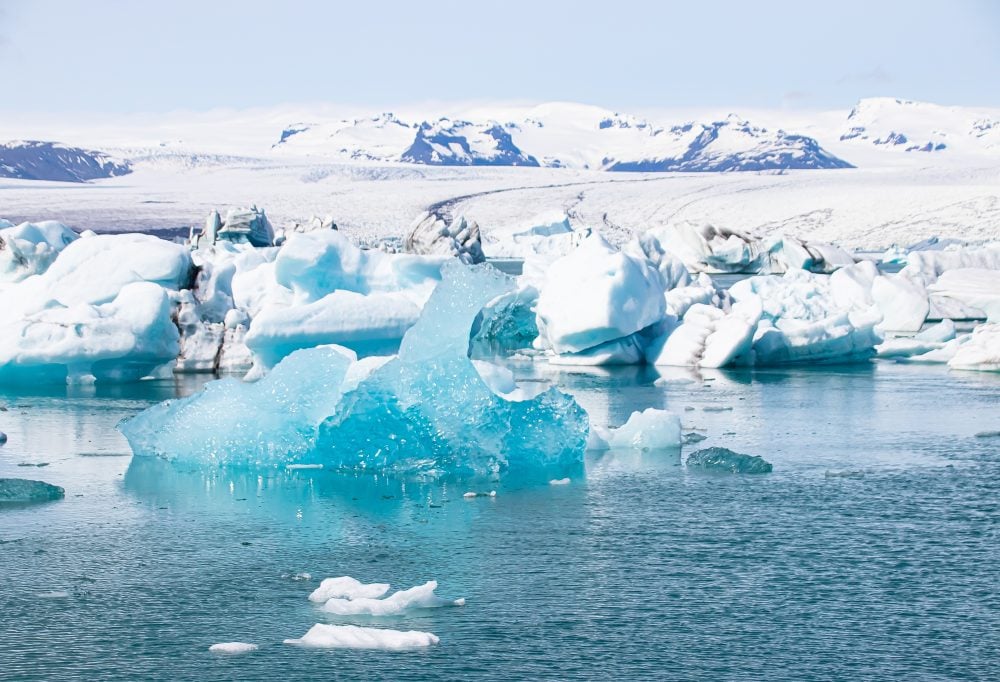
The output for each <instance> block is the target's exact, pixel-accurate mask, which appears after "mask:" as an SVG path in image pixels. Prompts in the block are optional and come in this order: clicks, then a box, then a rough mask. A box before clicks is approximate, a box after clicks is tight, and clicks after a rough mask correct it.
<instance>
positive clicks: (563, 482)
mask: <svg viewBox="0 0 1000 682" xmlns="http://www.w3.org/2000/svg"><path fill="white" fill-rule="evenodd" d="M549 485H569V479H568V478H553V479H552V480H551V481H549Z"/></svg>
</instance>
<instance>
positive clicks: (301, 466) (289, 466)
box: [285, 464, 323, 471]
mask: <svg viewBox="0 0 1000 682" xmlns="http://www.w3.org/2000/svg"><path fill="white" fill-rule="evenodd" d="M285 468H286V469H289V470H291V471H295V470H296V469H322V468H323V465H322V464H286V465H285Z"/></svg>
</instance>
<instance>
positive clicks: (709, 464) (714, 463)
mask: <svg viewBox="0 0 1000 682" xmlns="http://www.w3.org/2000/svg"><path fill="white" fill-rule="evenodd" d="M687 465H688V466H689V467H698V468H699V469H705V470H706V471H720V472H728V473H733V474H769V473H771V470H772V468H773V467H772V466H771V463H770V462H768V461H767V460H765V459H764V458H763V457H758V456H757V455H742V454H740V453H738V452H733V451H732V450H730V449H728V448H705V449H704V450H697V451H695V452H692V453H691V455H690V456H689V457H688V459H687Z"/></svg>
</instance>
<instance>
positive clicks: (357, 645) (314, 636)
mask: <svg viewBox="0 0 1000 682" xmlns="http://www.w3.org/2000/svg"><path fill="white" fill-rule="evenodd" d="M439 641H441V640H440V639H439V638H438V636H437V635H435V634H432V633H430V632H421V631H419V630H407V631H402V630H389V629H385V628H365V627H360V626H357V625H326V624H325V623H317V624H316V625H313V626H312V627H311V628H309V631H308V632H307V633H306V634H304V635H303V636H302V637H300V638H298V639H286V640H285V644H291V645H293V646H302V647H308V648H313V649H383V650H386V651H402V650H406V649H419V648H422V647H428V646H432V645H434V644H437V643H438V642H439Z"/></svg>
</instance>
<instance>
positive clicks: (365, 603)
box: [310, 580, 465, 616]
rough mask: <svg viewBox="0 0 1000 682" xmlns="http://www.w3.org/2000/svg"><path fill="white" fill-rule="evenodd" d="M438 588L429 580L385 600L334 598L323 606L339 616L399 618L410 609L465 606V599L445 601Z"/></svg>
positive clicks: (327, 610)
mask: <svg viewBox="0 0 1000 682" xmlns="http://www.w3.org/2000/svg"><path fill="white" fill-rule="evenodd" d="M437 586H438V584H437V581H436V580H429V581H427V582H426V583H424V584H423V585H418V586H416V587H411V588H410V589H408V590H400V591H398V592H395V593H393V594H391V595H389V596H388V597H386V598H385V599H375V598H370V597H354V598H346V599H344V598H338V597H334V598H332V599H328V600H327V601H326V603H325V604H323V610H324V611H326V612H327V613H332V614H334V615H337V616H398V615H399V614H401V613H404V612H405V611H408V610H410V609H434V608H439V607H442V606H464V605H465V599H443V598H441V597H439V596H437V595H436V594H434V591H435V590H436V589H437ZM311 598H312V597H310V599H311Z"/></svg>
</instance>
